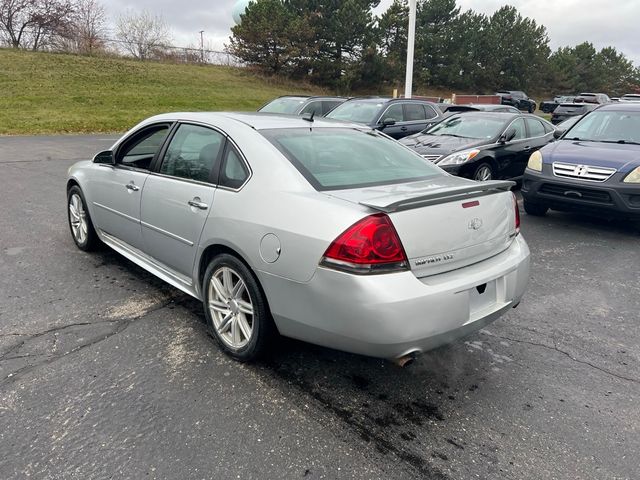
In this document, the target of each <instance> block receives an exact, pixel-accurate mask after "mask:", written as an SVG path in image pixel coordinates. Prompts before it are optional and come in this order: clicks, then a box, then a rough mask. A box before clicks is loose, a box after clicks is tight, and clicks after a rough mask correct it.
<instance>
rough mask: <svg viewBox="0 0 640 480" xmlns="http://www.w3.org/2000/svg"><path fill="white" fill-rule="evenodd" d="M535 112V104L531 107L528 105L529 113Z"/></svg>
mask: <svg viewBox="0 0 640 480" xmlns="http://www.w3.org/2000/svg"><path fill="white" fill-rule="evenodd" d="M535 111H536V104H535V103H532V104H531V105H529V113H533V112H535Z"/></svg>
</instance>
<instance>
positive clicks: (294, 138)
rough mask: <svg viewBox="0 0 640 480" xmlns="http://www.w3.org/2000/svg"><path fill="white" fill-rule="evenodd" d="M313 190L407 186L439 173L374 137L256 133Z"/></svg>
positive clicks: (333, 132) (344, 132)
mask: <svg viewBox="0 0 640 480" xmlns="http://www.w3.org/2000/svg"><path fill="white" fill-rule="evenodd" d="M260 133H261V134H262V135H264V137H265V138H266V139H267V140H269V141H270V142H271V143H272V144H273V145H275V147H276V148H277V149H278V150H280V151H281V152H282V153H283V154H284V155H285V156H286V157H287V158H288V159H289V161H290V162H291V163H292V164H293V165H294V166H295V167H296V168H297V169H298V171H300V173H302V175H304V177H305V178H306V179H307V180H308V181H309V183H311V185H313V187H314V188H315V189H316V190H340V189H345V188H359V187H369V186H377V185H389V184H396V183H408V182H414V181H417V180H424V179H426V178H431V177H435V176H439V175H441V174H442V171H441V170H440V169H439V168H438V167H436V166H434V165H433V164H431V163H430V162H425V161H424V160H423V159H422V158H421V157H420V156H419V155H417V154H415V153H413V152H412V151H411V150H409V149H407V148H406V147H403V146H402V145H400V144H399V143H397V142H396V141H395V140H390V139H389V138H387V137H386V136H383V135H381V134H379V133H377V132H372V131H367V132H364V131H360V130H356V129H349V128H312V129H309V128H292V129H277V130H262V131H261V132H260Z"/></svg>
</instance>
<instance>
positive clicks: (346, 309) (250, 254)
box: [67, 113, 529, 361]
mask: <svg viewBox="0 0 640 480" xmlns="http://www.w3.org/2000/svg"><path fill="white" fill-rule="evenodd" d="M511 185H512V183H511V182H505V181H501V182H484V183H476V182H473V181H471V180H466V179H462V178H457V177H453V176H450V175H448V174H447V173H445V172H444V171H443V170H441V169H439V168H438V167H437V166H435V165H433V164H431V163H430V162H425V161H424V160H423V159H422V158H421V157H420V156H419V155H417V154H416V153H414V152H412V151H411V150H409V149H408V148H406V147H404V146H402V145H400V144H399V143H397V142H395V141H394V140H392V139H390V138H389V137H387V136H386V135H384V134H382V133H379V132H376V131H373V130H371V129H370V128H368V127H365V126H361V125H354V124H347V123H342V122H337V121H332V120H326V119H316V120H310V119H305V118H296V117H288V116H275V115H269V114H255V113H254V114H240V113H172V114H165V115H160V116H156V117H152V118H149V119H147V120H145V121H143V122H142V123H140V124H139V125H137V126H136V127H134V128H133V129H132V130H130V131H129V132H128V133H126V134H125V135H124V136H123V137H122V138H121V139H120V140H118V141H117V142H116V143H115V145H113V147H112V148H111V149H110V150H108V151H104V152H101V153H99V154H98V155H96V156H95V158H94V159H93V161H84V162H80V163H77V164H75V165H74V166H73V167H71V169H70V170H69V178H68V183H67V197H68V217H69V225H70V228H71V233H72V235H73V239H74V241H75V243H76V245H77V246H78V247H79V248H81V249H83V250H90V249H91V248H93V247H95V246H96V244H97V243H99V242H100V241H102V242H104V243H105V244H107V245H108V246H109V247H111V248H113V249H114V250H116V251H118V252H120V253H121V254H122V255H124V256H125V257H127V258H128V259H130V260H131V261H133V262H134V263H136V264H138V265H140V266H141V267H143V268H145V269H146V270H148V271H150V272H151V273H153V274H155V275H157V276H158V277H160V278H161V279H163V280H165V281H166V282H168V283H170V284H171V285H173V286H175V287H176V288H178V289H180V290H182V291H184V292H187V293H188V294H190V295H192V296H194V297H196V298H198V299H200V300H201V301H202V302H203V303H204V310H205V314H206V318H207V322H208V325H209V327H210V328H211V330H212V333H213V335H214V336H215V338H216V339H217V340H218V342H219V344H220V345H221V346H222V348H223V349H224V350H226V351H227V353H229V354H230V355H231V356H232V357H234V358H236V359H239V360H251V359H254V358H256V356H258V355H260V354H262V353H263V352H264V351H265V350H266V349H268V347H269V346H270V344H271V343H272V335H274V334H276V333H280V334H282V335H285V336H289V337H293V338H297V339H301V340H305V341H307V342H311V343H315V344H320V345H325V346H328V347H333V348H337V349H340V350H345V351H349V352H355V353H359V354H364V355H372V356H377V357H383V358H389V359H396V360H398V359H399V360H401V361H403V360H405V359H408V358H411V357H413V356H415V355H416V354H418V353H420V352H424V351H426V350H429V349H432V348H434V347H437V346H439V345H442V344H444V343H448V342H451V341H453V340H455V339H457V338H459V337H461V336H464V335H466V334H468V333H470V332H473V331H475V330H478V329H479V328H482V327H483V326H485V325H487V324H488V323H489V322H491V321H493V320H495V319H496V318H498V317H499V316H500V315H502V314H503V313H505V312H507V311H508V310H509V309H511V308H512V307H515V306H517V305H518V303H519V302H520V299H521V298H522V296H523V294H524V291H525V288H526V286H527V282H528V277H529V248H528V247H527V244H526V242H525V240H524V239H523V238H522V235H519V222H520V220H519V214H518V207H517V203H516V202H515V197H514V196H513V194H512V193H511V192H510V191H509V189H510V187H511Z"/></svg>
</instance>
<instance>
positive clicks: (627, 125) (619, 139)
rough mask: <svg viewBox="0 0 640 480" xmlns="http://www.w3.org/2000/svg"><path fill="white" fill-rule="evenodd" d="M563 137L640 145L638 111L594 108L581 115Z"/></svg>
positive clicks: (639, 118) (639, 117)
mask: <svg viewBox="0 0 640 480" xmlns="http://www.w3.org/2000/svg"><path fill="white" fill-rule="evenodd" d="M565 138H568V139H570V140H583V141H587V142H605V143H636V144H639V145H640V112H625V111H615V110H596V111H595V112H591V113H590V114H589V115H587V116H585V117H583V118H582V119H581V120H580V122H578V123H577V124H576V126H575V127H573V128H572V129H571V131H570V132H569V134H568V135H567V136H566V137H565Z"/></svg>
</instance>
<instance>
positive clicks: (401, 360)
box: [391, 352, 418, 368]
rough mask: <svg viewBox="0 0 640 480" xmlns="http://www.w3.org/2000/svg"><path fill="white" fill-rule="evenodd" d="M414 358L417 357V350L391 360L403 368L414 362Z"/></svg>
mask: <svg viewBox="0 0 640 480" xmlns="http://www.w3.org/2000/svg"><path fill="white" fill-rule="evenodd" d="M416 358H418V352H411V353H407V354H406V355H402V356H401V357H398V358H392V359H391V362H393V363H394V364H396V365H397V366H399V367H400V368H404V367H406V366H407V365H411V364H412V363H413V362H415V361H416Z"/></svg>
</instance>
